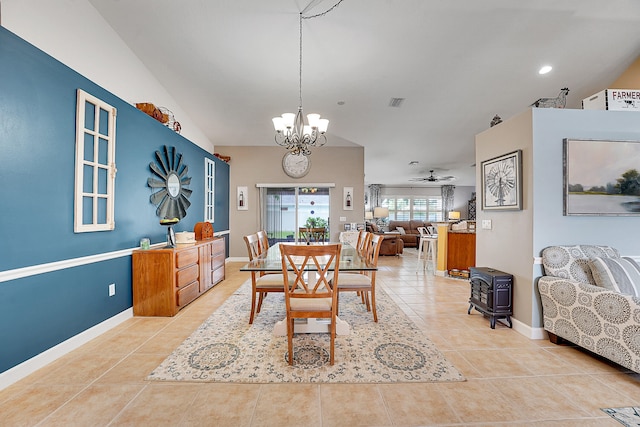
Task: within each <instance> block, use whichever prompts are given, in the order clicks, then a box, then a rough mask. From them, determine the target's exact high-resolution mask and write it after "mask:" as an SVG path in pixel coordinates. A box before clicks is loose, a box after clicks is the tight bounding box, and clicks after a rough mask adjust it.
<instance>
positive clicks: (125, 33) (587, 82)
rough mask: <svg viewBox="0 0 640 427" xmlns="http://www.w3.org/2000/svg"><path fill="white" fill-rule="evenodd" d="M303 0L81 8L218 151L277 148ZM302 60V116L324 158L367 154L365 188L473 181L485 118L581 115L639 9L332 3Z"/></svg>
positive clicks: (634, 43)
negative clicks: (432, 176) (107, 28)
mask: <svg viewBox="0 0 640 427" xmlns="http://www.w3.org/2000/svg"><path fill="white" fill-rule="evenodd" d="M309 1H310V0H215V1H214V0H206V1H205V0H187V1H180V2H176V1H175V0H136V1H114V0H90V2H91V3H92V4H93V5H94V7H95V8H96V9H97V10H98V12H99V13H100V14H101V15H102V16H103V17H104V18H105V19H106V20H107V22H109V24H110V25H111V26H112V27H113V28H114V29H115V31H116V32H117V33H118V34H119V35H120V36H121V37H122V39H123V40H124V41H125V42H126V43H127V45H128V46H129V47H130V48H131V49H132V50H133V52H134V53H135V54H136V55H137V56H138V57H139V58H140V60H141V61H142V62H143V63H144V64H145V65H146V66H147V67H148V68H149V70H151V72H152V73H153V74H154V75H155V76H156V77H157V79H158V80H159V81H160V82H161V84H163V85H164V86H165V87H166V89H167V90H168V91H169V93H170V94H171V95H172V96H173V97H174V99H175V100H176V102H178V103H179V105H180V107H181V108H182V109H183V110H184V111H186V112H187V113H188V114H189V116H190V117H191V119H192V120H194V121H195V123H197V125H198V126H199V127H200V128H201V130H202V131H203V132H204V133H205V134H206V135H207V137H208V138H209V139H210V140H211V141H212V142H213V143H214V144H215V145H216V146H218V145H250V146H255V145H275V143H274V140H273V138H274V131H273V126H272V123H271V118H272V117H275V116H279V115H280V114H282V113H283V112H295V111H296V109H297V107H298V86H299V81H298V67H299V63H298V61H299V12H300V11H301V10H304V9H305V7H307V6H308V5H309V4H310V3H309ZM337 2H339V0H319V1H318V0H313V1H311V7H310V10H309V11H308V12H306V13H305V15H313V14H317V13H321V12H324V11H326V10H327V9H329V8H331V7H332V6H333V5H334V4H336V3H337ZM303 55H304V56H303V72H302V92H303V93H302V95H303V107H304V112H305V114H307V113H311V112H317V113H320V114H321V115H322V117H324V118H328V119H329V120H330V124H329V130H328V132H327V136H328V143H327V145H328V146H353V145H354V144H355V145H360V146H364V147H365V183H367V184H374V183H378V184H384V185H388V186H423V185H429V184H428V183H425V184H416V183H415V182H411V181H410V179H411V178H417V177H426V176H428V175H429V170H430V169H435V170H436V174H441V175H453V176H455V177H456V180H455V181H452V183H455V184H456V185H475V173H474V168H473V167H472V165H473V164H474V163H475V154H474V136H475V135H476V134H477V133H479V132H482V131H483V130H485V129H487V128H489V123H490V121H491V119H492V118H493V116H494V115H496V114H498V115H500V116H501V117H502V119H503V120H505V119H508V118H509V117H511V116H514V115H516V114H518V113H520V112H522V111H524V110H525V109H526V108H528V106H529V105H530V104H531V103H532V102H534V101H535V100H537V99H538V98H541V97H555V96H556V95H557V94H558V92H559V91H560V89H561V88H563V87H569V89H570V92H569V96H568V102H567V108H580V106H581V100H582V99H583V98H586V97H588V96H590V95H592V94H594V93H596V92H598V91H600V90H602V89H604V88H606V87H608V85H610V84H611V83H612V82H613V81H614V80H615V79H616V78H617V77H618V76H619V75H620V74H621V73H622V72H623V71H624V70H625V69H626V68H627V67H628V66H629V65H630V64H631V63H632V62H633V61H634V60H635V59H636V57H638V55H640V1H637V0H607V1H603V0H535V1H526V0H448V1H447V0H343V1H342V2H341V3H340V4H339V5H338V6H337V7H336V8H335V9H333V10H332V11H331V12H330V13H328V14H326V15H324V16H322V17H318V18H314V19H307V20H304V21H303ZM545 64H550V65H552V66H553V67H554V68H553V71H551V73H549V74H547V75H544V76H540V75H538V73H537V71H538V69H539V68H540V67H541V66H542V65H545ZM391 98H406V100H405V101H404V103H403V104H402V106H401V107H400V108H391V107H389V101H390V99H391ZM149 101H151V102H152V101H153V100H149ZM339 102H343V103H344V105H339ZM166 107H168V108H171V106H168V105H167V106H166ZM176 119H177V120H180V117H176ZM283 151H284V149H283ZM221 154H224V153H221ZM410 161H418V162H419V163H418V164H417V165H414V166H410V165H409V162H410ZM432 185H433V184H432ZM436 185H441V183H437V184H436Z"/></svg>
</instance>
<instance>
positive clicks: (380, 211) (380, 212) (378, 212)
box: [373, 206, 389, 218]
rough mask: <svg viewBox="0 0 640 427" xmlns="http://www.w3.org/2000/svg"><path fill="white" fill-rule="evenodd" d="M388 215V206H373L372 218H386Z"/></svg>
mask: <svg viewBox="0 0 640 427" xmlns="http://www.w3.org/2000/svg"><path fill="white" fill-rule="evenodd" d="M388 216H389V208H383V207H381V206H378V207H375V208H373V217H374V218H386V217H388Z"/></svg>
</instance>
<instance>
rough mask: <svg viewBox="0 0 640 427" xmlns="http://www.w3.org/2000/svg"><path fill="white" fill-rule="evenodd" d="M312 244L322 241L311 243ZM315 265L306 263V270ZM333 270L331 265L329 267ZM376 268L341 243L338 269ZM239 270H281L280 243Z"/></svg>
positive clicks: (272, 271)
mask: <svg viewBox="0 0 640 427" xmlns="http://www.w3.org/2000/svg"><path fill="white" fill-rule="evenodd" d="M282 244H283V245H306V243H293V242H286V243H282ZM311 244H312V245H316V244H323V243H311ZM315 269H316V266H315V265H313V264H312V263H311V265H307V270H309V271H313V270H315ZM330 269H331V270H333V269H334V268H333V267H330ZM377 269H378V268H377V267H376V266H375V265H370V264H367V260H366V257H362V256H360V255H359V254H358V252H357V251H356V249H355V248H354V247H353V246H351V245H350V244H348V243H342V250H341V251H340V271H346V272H348V271H351V272H354V271H373V270H377ZM240 271H259V272H264V273H274V272H281V271H282V256H281V254H280V244H279V243H276V244H274V245H272V246H270V247H269V250H268V251H267V253H266V254H263V255H261V256H259V257H257V258H254V259H253V260H252V261H250V262H249V263H248V264H245V265H244V266H242V268H240Z"/></svg>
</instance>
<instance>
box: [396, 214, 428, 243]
mask: <svg viewBox="0 0 640 427" xmlns="http://www.w3.org/2000/svg"><path fill="white" fill-rule="evenodd" d="M430 226H431V223H430V222H425V221H417V220H411V221H394V220H392V221H389V231H399V232H400V238H401V239H402V241H403V242H404V246H405V247H414V248H417V247H418V242H419V241H420V232H419V231H418V227H430Z"/></svg>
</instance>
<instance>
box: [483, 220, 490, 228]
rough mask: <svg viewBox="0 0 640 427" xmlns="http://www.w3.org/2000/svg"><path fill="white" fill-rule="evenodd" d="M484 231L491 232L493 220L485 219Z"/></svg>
mask: <svg viewBox="0 0 640 427" xmlns="http://www.w3.org/2000/svg"><path fill="white" fill-rule="evenodd" d="M482 229H483V230H491V220H490V219H483V220H482Z"/></svg>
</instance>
